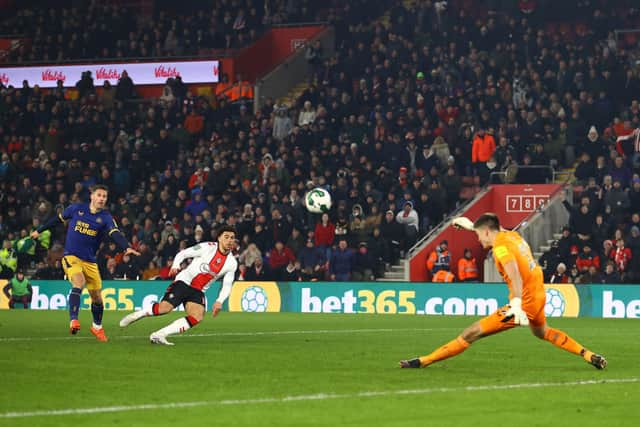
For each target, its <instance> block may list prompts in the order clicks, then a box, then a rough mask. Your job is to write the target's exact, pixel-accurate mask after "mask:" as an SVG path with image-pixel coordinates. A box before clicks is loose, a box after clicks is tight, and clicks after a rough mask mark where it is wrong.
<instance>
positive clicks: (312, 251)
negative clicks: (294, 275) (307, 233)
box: [298, 238, 327, 280]
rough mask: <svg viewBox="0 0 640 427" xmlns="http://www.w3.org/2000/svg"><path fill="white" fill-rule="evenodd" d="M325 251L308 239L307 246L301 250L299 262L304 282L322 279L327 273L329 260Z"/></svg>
mask: <svg viewBox="0 0 640 427" xmlns="http://www.w3.org/2000/svg"><path fill="white" fill-rule="evenodd" d="M324 253H325V251H324V250H322V249H320V248H317V247H316V246H315V245H314V244H313V239H311V238H309V239H307V243H306V245H305V246H304V247H303V248H302V249H300V252H299V254H298V261H299V262H300V268H301V270H302V277H303V279H304V280H319V279H322V278H323V276H324V274H325V272H326V263H327V259H326V257H325V254H324Z"/></svg>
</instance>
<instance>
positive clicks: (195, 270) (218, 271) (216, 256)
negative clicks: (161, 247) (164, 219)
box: [172, 242, 238, 302]
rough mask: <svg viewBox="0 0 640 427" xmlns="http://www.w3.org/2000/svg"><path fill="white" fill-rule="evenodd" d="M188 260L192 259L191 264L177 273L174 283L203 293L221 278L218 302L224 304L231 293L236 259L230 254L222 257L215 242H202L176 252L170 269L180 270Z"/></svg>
mask: <svg viewBox="0 0 640 427" xmlns="http://www.w3.org/2000/svg"><path fill="white" fill-rule="evenodd" d="M188 258H193V259H192V260H191V264H189V265H188V266H187V267H186V268H185V269H184V270H182V271H180V272H179V273H178V275H177V276H176V281H178V280H179V281H181V282H184V283H186V284H188V285H189V286H191V287H193V288H195V289H198V290H201V291H203V292H204V291H206V290H207V289H208V288H209V285H211V283H212V282H214V281H216V280H217V279H219V278H221V277H222V289H221V290H220V295H219V296H218V301H220V302H224V300H226V299H227V297H228V296H229V293H230V292H231V286H232V285H233V281H234V279H235V274H236V270H237V269H238V261H237V260H236V258H235V257H234V256H233V255H232V254H231V253H228V254H227V255H223V254H222V253H221V252H220V251H218V243H217V242H202V243H199V244H197V245H195V246H191V247H190V248H187V249H185V250H182V251H180V252H178V254H177V255H176V257H175V258H174V260H173V265H172V267H173V268H176V269H178V268H180V264H182V262H183V261H184V260H185V259H188ZM225 294H226V295H225Z"/></svg>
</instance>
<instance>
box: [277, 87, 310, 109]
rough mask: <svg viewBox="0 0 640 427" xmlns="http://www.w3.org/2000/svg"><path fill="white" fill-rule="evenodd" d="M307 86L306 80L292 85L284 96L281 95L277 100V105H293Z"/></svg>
mask: <svg viewBox="0 0 640 427" xmlns="http://www.w3.org/2000/svg"><path fill="white" fill-rule="evenodd" d="M307 87H309V85H308V84H307V82H303V83H299V84H297V85H295V86H294V87H293V89H291V90H290V91H289V93H288V94H287V95H286V96H283V97H282V98H280V99H279V100H278V104H279V105H283V104H284V105H287V106H288V107H293V106H294V105H295V103H296V100H297V99H298V98H300V95H302V93H303V92H304V91H305V90H306V89H307Z"/></svg>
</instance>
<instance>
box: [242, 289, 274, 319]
mask: <svg viewBox="0 0 640 427" xmlns="http://www.w3.org/2000/svg"><path fill="white" fill-rule="evenodd" d="M240 301H241V304H242V311H249V312H258V313H262V312H265V311H267V303H268V302H269V301H268V299H267V294H265V293H264V289H262V288H261V287H259V286H251V287H249V288H247V289H245V290H244V292H243V293H242V298H241V300H240Z"/></svg>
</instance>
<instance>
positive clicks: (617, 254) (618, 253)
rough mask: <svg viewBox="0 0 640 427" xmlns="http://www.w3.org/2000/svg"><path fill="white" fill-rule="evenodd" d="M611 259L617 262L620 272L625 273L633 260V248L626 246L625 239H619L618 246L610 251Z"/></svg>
mask: <svg viewBox="0 0 640 427" xmlns="http://www.w3.org/2000/svg"><path fill="white" fill-rule="evenodd" d="M610 256H611V259H612V260H613V262H615V263H616V267H618V271H620V273H624V272H626V271H627V269H628V268H629V263H630V262H631V257H632V253H631V249H629V248H625V246H624V240H623V239H618V240H617V241H616V248H615V249H614V250H612V251H611V253H610Z"/></svg>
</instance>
